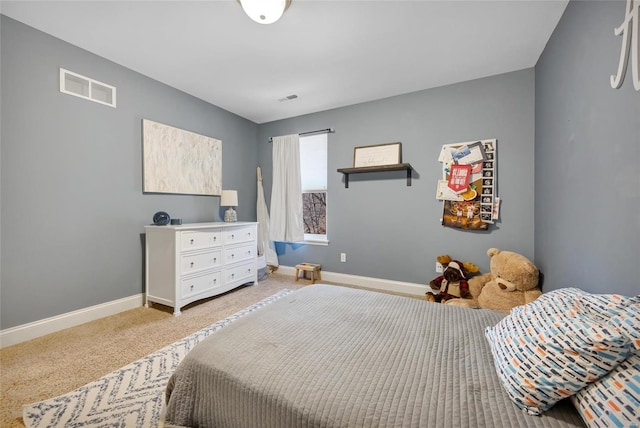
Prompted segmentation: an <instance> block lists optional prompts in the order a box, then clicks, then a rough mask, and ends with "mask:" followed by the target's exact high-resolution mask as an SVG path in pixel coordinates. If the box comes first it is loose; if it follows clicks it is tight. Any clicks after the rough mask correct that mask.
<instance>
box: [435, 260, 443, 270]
mask: <svg viewBox="0 0 640 428" xmlns="http://www.w3.org/2000/svg"><path fill="white" fill-rule="evenodd" d="M442 272H444V266H442V263H440V262H436V273H442Z"/></svg>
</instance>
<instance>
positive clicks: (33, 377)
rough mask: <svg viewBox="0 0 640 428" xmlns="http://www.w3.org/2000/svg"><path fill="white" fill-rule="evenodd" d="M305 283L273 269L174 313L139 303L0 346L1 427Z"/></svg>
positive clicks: (18, 423)
mask: <svg viewBox="0 0 640 428" xmlns="http://www.w3.org/2000/svg"><path fill="white" fill-rule="evenodd" d="M309 283H310V281H305V280H300V281H298V282H295V281H294V280H293V277H291V276H285V275H281V274H277V273H275V274H272V275H271V276H270V278H269V279H268V280H265V281H261V282H259V283H258V285H256V286H244V287H241V288H239V289H236V290H234V291H231V292H229V293H226V294H224V295H221V296H217V297H214V298H211V299H207V300H204V301H200V302H196V303H193V304H191V305H189V306H187V309H186V310H183V312H182V315H181V316H179V317H174V316H173V315H172V313H171V309H170V308H166V307H163V306H159V305H155V306H154V307H153V308H144V307H141V308H137V309H132V310H130V311H126V312H122V313H120V314H117V315H113V316H110V317H106V318H103V319H100V320H96V321H93V322H89V323H86V324H83V325H80V326H77V327H73V328H69V329H66V330H63V331H59V332H56V333H53V334H49V335H47V336H43V337H40V338H37V339H33V340H30V341H28V342H24V343H20V344H17V345H14V346H10V347H7V348H5V349H1V350H0V370H1V374H0V382H1V383H0V392H1V394H0V402H1V413H0V427H24V424H23V423H22V406H23V405H24V404H28V403H33V402H35V401H40V400H44V399H47V398H51V397H54V396H57V395H61V394H65V393H67V392H69V391H71V390H74V389H76V388H78V387H80V386H83V385H85V384H87V383H89V382H91V381H93V380H95V379H97V378H99V377H101V376H104V375H105V374H107V373H110V372H112V371H114V370H117V369H119V368H120V367H122V366H125V365H127V364H129V363H131V362H133V361H135V360H137V359H139V358H142V357H144V356H145V355H148V354H150V353H152V352H154V351H156V350H158V349H160V348H162V347H164V346H166V345H169V344H171V343H173V342H175V341H177V340H179V339H182V338H183V337H186V336H188V335H190V334H191V333H193V332H195V331H198V330H200V329H202V328H204V327H206V326H209V325H211V324H213V323H214V322H216V321H219V320H222V319H224V318H226V317H228V316H229V315H232V314H234V313H236V312H238V311H240V310H242V309H244V308H246V307H247V306H250V305H252V304H254V303H256V302H258V301H260V300H262V299H264V298H266V297H269V296H271V295H273V294H275V293H277V292H278V291H280V290H283V289H290V290H294V289H297V288H300V287H302V286H304V285H307V284H309Z"/></svg>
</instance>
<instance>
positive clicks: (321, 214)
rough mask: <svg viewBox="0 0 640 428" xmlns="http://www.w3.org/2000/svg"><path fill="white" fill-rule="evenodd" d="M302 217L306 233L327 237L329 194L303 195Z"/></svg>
mask: <svg viewBox="0 0 640 428" xmlns="http://www.w3.org/2000/svg"><path fill="white" fill-rule="evenodd" d="M302 217H303V220H304V233H311V234H314V235H326V233H327V193H326V192H316V193H303V194H302Z"/></svg>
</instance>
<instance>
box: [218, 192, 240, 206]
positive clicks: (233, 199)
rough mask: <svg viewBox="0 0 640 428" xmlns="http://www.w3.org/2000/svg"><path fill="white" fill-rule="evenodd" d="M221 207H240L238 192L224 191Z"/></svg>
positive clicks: (221, 197)
mask: <svg viewBox="0 0 640 428" xmlns="http://www.w3.org/2000/svg"><path fill="white" fill-rule="evenodd" d="M220 206H222V207H237V206H238V191H237V190H223V191H222V195H221V196H220Z"/></svg>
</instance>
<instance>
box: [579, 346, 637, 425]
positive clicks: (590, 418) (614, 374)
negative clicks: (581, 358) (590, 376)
mask: <svg viewBox="0 0 640 428" xmlns="http://www.w3.org/2000/svg"><path fill="white" fill-rule="evenodd" d="M571 402H572V403H573V405H574V406H575V407H576V409H578V412H579V413H580V415H581V416H582V419H584V421H585V423H586V424H587V426H589V427H597V428H603V427H638V426H639V425H640V355H635V354H634V355H630V356H629V357H628V358H627V359H626V360H624V361H623V362H621V363H620V364H619V365H618V367H616V368H615V369H613V371H611V373H609V374H608V375H606V376H604V377H603V378H602V379H600V380H598V381H596V382H593V383H592V384H589V385H587V386H586V387H585V388H583V389H582V390H581V391H580V392H578V393H577V394H576V395H574V396H573V397H571Z"/></svg>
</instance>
